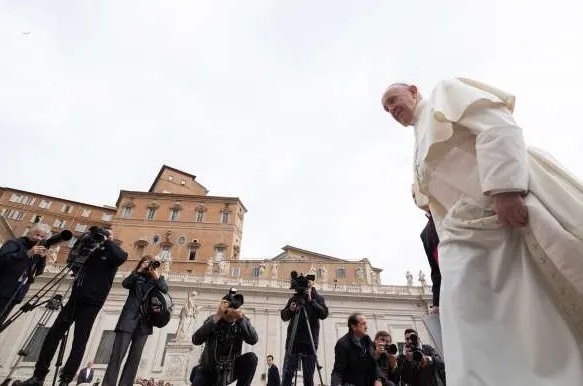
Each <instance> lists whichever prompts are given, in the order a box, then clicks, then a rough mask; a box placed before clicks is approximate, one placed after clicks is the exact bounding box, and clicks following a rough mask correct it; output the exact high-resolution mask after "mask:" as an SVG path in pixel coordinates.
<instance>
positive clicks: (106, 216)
mask: <svg viewBox="0 0 583 386" xmlns="http://www.w3.org/2000/svg"><path fill="white" fill-rule="evenodd" d="M112 219H113V215H112V214H107V213H104V214H103V216H101V221H111V220H112Z"/></svg>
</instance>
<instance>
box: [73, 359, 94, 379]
mask: <svg viewBox="0 0 583 386" xmlns="http://www.w3.org/2000/svg"><path fill="white" fill-rule="evenodd" d="M93 375H95V370H93V363H92V362H89V363H87V367H85V368H83V369H81V371H79V375H77V384H80V383H91V381H92V380H93Z"/></svg>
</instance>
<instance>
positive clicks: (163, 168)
mask: <svg viewBox="0 0 583 386" xmlns="http://www.w3.org/2000/svg"><path fill="white" fill-rule="evenodd" d="M166 169H167V170H171V171H173V172H175V173H179V174H182V175H183V176H185V177H190V178H192V179H193V180H196V176H195V175H194V174H190V173H186V172H183V171H182V170H179V169H176V168H173V167H172V166H168V165H162V167H161V168H160V171H159V172H158V175H157V176H156V178H154V182H152V186H150V189H149V190H148V192H150V193H152V192H153V191H154V187H155V186H156V182H158V180H159V179H160V177H161V176H162V173H163V172H164V170H166ZM201 186H202V185H201ZM205 189H206V188H205Z"/></svg>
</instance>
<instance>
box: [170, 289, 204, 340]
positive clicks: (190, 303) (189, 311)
mask: <svg viewBox="0 0 583 386" xmlns="http://www.w3.org/2000/svg"><path fill="white" fill-rule="evenodd" d="M196 295H198V293H197V292H196V291H192V292H191V293H189V294H188V298H187V299H186V303H185V304H184V306H182V309H181V310H180V320H179V321H178V328H177V329H176V342H182V341H190V339H191V337H192V331H191V330H192V328H191V327H193V325H194V320H195V319H196V314H197V312H198V310H199V309H200V308H201V306H199V307H197V306H196Z"/></svg>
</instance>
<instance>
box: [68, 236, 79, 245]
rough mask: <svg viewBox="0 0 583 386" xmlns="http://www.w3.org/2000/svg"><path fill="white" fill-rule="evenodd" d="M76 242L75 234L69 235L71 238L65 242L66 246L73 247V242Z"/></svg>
mask: <svg viewBox="0 0 583 386" xmlns="http://www.w3.org/2000/svg"><path fill="white" fill-rule="evenodd" d="M76 242H77V238H76V237H75V236H73V237H71V240H69V242H68V243H67V246H68V247H69V248H73V246H74V245H75V243H76Z"/></svg>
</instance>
